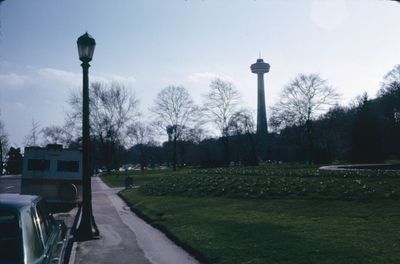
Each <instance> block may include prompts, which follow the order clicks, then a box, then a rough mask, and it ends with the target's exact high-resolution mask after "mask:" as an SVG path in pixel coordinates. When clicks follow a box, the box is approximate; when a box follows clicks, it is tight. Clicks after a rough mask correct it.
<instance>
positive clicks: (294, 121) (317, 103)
mask: <svg viewBox="0 0 400 264" xmlns="http://www.w3.org/2000/svg"><path fill="white" fill-rule="evenodd" d="M338 99H339V94H338V93H337V92H336V91H335V89H333V88H332V87H331V86H329V85H328V83H327V81H326V80H324V79H322V78H321V77H320V76H319V75H318V74H299V75H298V76H296V77H295V78H294V79H293V80H291V81H290V82H289V84H287V85H286V86H285V87H284V88H283V91H282V93H281V96H280V100H279V102H278V103H276V104H275V105H274V106H273V107H272V108H271V110H272V111H271V118H270V124H271V126H272V127H274V128H275V130H280V129H283V128H285V127H287V126H294V125H295V126H305V132H306V136H307V140H308V158H309V161H311V158H312V157H311V156H312V121H313V120H314V119H315V118H317V117H318V116H319V115H321V114H322V113H324V112H326V111H327V110H328V108H329V107H331V106H334V105H335V104H336V103H337V100H338Z"/></svg>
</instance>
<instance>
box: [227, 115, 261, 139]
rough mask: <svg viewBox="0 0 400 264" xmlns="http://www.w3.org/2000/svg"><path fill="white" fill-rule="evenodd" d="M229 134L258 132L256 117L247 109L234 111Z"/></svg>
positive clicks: (229, 124)
mask: <svg viewBox="0 0 400 264" xmlns="http://www.w3.org/2000/svg"><path fill="white" fill-rule="evenodd" d="M228 132H229V135H247V134H254V133H255V132H256V128H255V123H254V118H253V115H252V113H251V112H250V111H249V110H247V109H240V110H238V111H236V112H235V113H233V115H232V116H231V118H230V119H229V123H228Z"/></svg>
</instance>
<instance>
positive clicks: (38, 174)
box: [21, 144, 82, 204]
mask: <svg viewBox="0 0 400 264" xmlns="http://www.w3.org/2000/svg"><path fill="white" fill-rule="evenodd" d="M21 194H34V195H40V196H42V197H43V198H45V199H46V200H47V201H48V202H50V203H74V204H76V203H81V202H82V151H80V150H73V149H64V148H63V147H62V145H54V144H52V145H47V147H45V148H42V147H26V148H25V151H24V160H23V170H22V181H21Z"/></svg>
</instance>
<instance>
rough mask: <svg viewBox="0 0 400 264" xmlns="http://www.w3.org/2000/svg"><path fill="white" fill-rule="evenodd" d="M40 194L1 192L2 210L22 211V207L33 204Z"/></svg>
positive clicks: (0, 204)
mask: <svg viewBox="0 0 400 264" xmlns="http://www.w3.org/2000/svg"><path fill="white" fill-rule="evenodd" d="M38 199H39V196H36V195H22V194H17V193H3V194H0V210H12V211H20V210H21V209H22V208H24V207H27V206H31V205H32V203H34V202H35V201H36V200H38Z"/></svg>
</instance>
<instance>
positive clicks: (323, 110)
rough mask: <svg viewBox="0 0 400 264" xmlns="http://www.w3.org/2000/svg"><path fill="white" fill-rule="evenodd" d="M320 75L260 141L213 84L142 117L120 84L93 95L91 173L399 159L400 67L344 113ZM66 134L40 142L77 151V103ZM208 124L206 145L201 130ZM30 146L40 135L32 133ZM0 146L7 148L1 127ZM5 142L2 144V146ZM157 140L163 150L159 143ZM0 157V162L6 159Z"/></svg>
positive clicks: (284, 101)
mask: <svg viewBox="0 0 400 264" xmlns="http://www.w3.org/2000/svg"><path fill="white" fill-rule="evenodd" d="M338 98H339V95H338V94H337V93H336V92H335V90H334V89H333V88H332V87H331V86H330V85H329V84H328V83H327V81H326V80H324V79H322V78H321V77H320V76H319V75H318V74H299V75H298V76H296V77H295V78H293V79H292V80H291V81H289V82H288V84H287V85H286V86H285V87H284V89H283V92H282V95H281V99H280V100H279V101H278V102H277V104H276V105H274V106H273V107H272V108H271V111H270V113H269V114H270V116H271V118H270V120H269V129H270V133H268V134H266V135H257V134H256V131H255V127H256V125H255V123H254V118H253V114H252V112H251V111H249V110H246V109H241V108H239V99H240V95H239V93H238V92H237V90H236V88H235V87H234V86H233V85H232V84H231V83H229V82H225V81H222V80H220V79H215V80H213V81H212V82H211V84H210V90H209V92H208V93H206V94H205V95H204V102H203V105H202V106H197V105H196V104H195V103H194V101H193V100H192V99H191V96H190V94H189V92H188V91H187V90H186V88H184V87H180V86H169V87H166V88H165V89H163V90H161V92H160V93H159V94H158V95H157V97H156V98H155V101H154V105H153V107H152V108H150V111H151V113H152V114H153V115H152V116H151V117H150V118H149V120H144V119H142V118H141V115H140V114H139V111H138V107H137V104H138V102H137V100H136V99H135V97H134V96H133V95H131V94H130V93H129V92H128V90H126V89H125V87H123V86H122V85H120V84H111V85H110V86H106V85H105V84H98V83H95V84H93V85H92V87H91V146H92V157H93V159H92V160H93V163H92V164H93V168H102V169H107V170H111V169H119V168H120V167H121V166H122V165H123V164H138V167H139V168H140V169H142V170H144V169H145V168H146V167H155V166H169V167H171V168H173V169H176V167H184V166H202V167H216V166H228V165H232V164H241V165H248V166H250V165H251V166H253V165H257V164H259V162H260V161H271V162H279V161H283V162H312V163H318V164H319V163H330V162H356V163H363V162H381V161H383V160H386V159H399V158H400V154H399V150H400V140H399V135H400V133H399V132H400V128H399V125H400V66H399V65H398V66H396V67H395V68H394V69H393V70H392V71H390V72H389V73H388V74H387V75H386V76H385V77H384V79H383V83H382V87H381V89H380V91H379V93H378V95H377V97H376V98H374V99H370V98H368V96H367V95H366V94H365V95H363V96H360V97H359V98H357V99H356V100H355V102H353V103H352V104H351V105H349V106H339V105H337V100H338ZM70 104H71V106H72V111H71V112H69V113H68V115H67V122H66V123H65V125H64V126H50V127H46V128H43V129H41V130H40V133H41V135H42V138H43V143H46V144H47V143H61V144H63V145H64V146H66V147H72V148H76V147H78V148H79V147H80V145H81V138H80V96H79V93H75V94H72V96H71V98H70ZM206 123H208V124H210V125H212V126H213V127H214V128H215V129H216V131H219V134H218V135H217V136H210V133H209V132H207V130H206V127H205V126H204V124H206ZM32 127H33V128H35V129H32V131H31V133H30V134H31V136H30V138H35V137H36V136H37V134H38V132H37V131H39V129H38V127H37V126H35V125H34V122H33V124H32ZM1 131H3V132H2V133H0V143H1V142H3V143H2V145H3V146H5V145H6V142H7V140H6V139H7V137H6V133H5V132H4V126H3V128H1V126H0V132H1ZM1 134H3V139H1ZM162 141H164V142H162ZM5 153H6V152H5V150H4V148H3V160H4V158H5V157H4V156H5Z"/></svg>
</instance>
